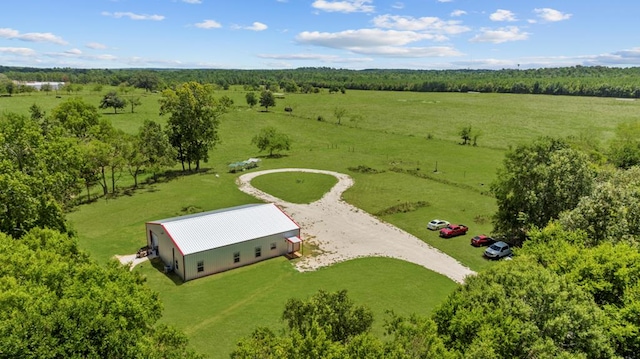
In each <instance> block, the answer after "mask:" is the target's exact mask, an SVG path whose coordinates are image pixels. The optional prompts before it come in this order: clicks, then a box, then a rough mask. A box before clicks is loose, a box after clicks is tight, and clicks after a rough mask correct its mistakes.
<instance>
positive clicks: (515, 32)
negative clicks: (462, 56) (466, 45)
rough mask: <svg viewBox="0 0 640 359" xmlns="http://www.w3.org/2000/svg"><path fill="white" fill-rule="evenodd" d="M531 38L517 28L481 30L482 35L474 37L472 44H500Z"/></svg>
mask: <svg viewBox="0 0 640 359" xmlns="http://www.w3.org/2000/svg"><path fill="white" fill-rule="evenodd" d="M527 38H529V33H527V32H520V29H519V28H518V27H516V26H508V27H503V28H499V29H495V30H492V29H486V28H483V29H480V34H478V35H476V36H474V37H473V38H472V39H471V40H470V41H471V42H491V43H494V44H500V43H503V42H508V41H521V40H526V39H527Z"/></svg>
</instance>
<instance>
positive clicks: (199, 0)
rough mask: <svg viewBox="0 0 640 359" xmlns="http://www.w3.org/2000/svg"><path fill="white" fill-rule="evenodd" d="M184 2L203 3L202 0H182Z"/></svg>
mask: <svg viewBox="0 0 640 359" xmlns="http://www.w3.org/2000/svg"><path fill="white" fill-rule="evenodd" d="M182 2H186V3H187V4H202V0H182Z"/></svg>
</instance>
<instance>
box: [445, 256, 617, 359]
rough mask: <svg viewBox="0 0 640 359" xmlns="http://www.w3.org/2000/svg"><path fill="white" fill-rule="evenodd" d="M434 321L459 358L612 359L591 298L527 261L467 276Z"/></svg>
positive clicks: (606, 334)
mask: <svg viewBox="0 0 640 359" xmlns="http://www.w3.org/2000/svg"><path fill="white" fill-rule="evenodd" d="M434 320H435V322H436V324H437V326H438V331H439V333H440V335H441V337H442V338H443V340H444V344H445V346H446V347H447V348H449V349H451V350H455V351H457V352H458V353H460V354H461V355H463V356H464V357H470V358H474V357H481V358H556V357H584V358H613V357H615V354H614V350H613V348H612V345H611V334H610V333H609V332H608V331H607V328H608V326H607V318H606V316H605V312H603V310H601V309H600V308H599V307H598V306H597V305H596V303H595V302H594V301H593V299H592V298H591V296H589V294H588V293H587V292H585V291H584V290H583V289H582V288H580V287H579V286H578V285H577V284H575V283H573V282H572V281H570V280H569V279H568V278H567V277H565V276H561V275H559V274H556V273H554V272H552V271H550V270H549V269H547V268H544V267H543V266H541V265H539V264H537V263H536V262H535V261H533V260H530V259H528V258H516V259H514V260H512V261H504V262H501V263H498V264H496V265H495V266H493V267H491V269H490V270H487V271H484V272H481V273H479V274H478V275H476V276H471V277H468V278H467V279H466V282H465V284H464V285H463V286H462V287H459V288H457V289H456V290H455V291H454V292H453V293H452V294H451V295H450V296H449V297H448V298H447V299H446V300H445V301H444V303H442V304H441V305H440V306H439V307H438V308H437V309H436V311H435V313H434Z"/></svg>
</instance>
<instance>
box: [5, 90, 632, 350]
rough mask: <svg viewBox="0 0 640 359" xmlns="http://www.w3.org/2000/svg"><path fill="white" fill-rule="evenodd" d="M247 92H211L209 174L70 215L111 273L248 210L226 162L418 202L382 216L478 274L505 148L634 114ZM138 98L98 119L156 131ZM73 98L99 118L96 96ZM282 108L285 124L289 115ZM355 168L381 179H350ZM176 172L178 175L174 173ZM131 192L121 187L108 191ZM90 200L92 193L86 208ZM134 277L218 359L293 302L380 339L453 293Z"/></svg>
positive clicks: (349, 282)
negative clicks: (216, 102)
mask: <svg viewBox="0 0 640 359" xmlns="http://www.w3.org/2000/svg"><path fill="white" fill-rule="evenodd" d="M105 93H106V90H105ZM245 93H246V92H244V91H240V90H239V89H237V88H235V89H232V90H229V91H218V93H217V95H227V96H229V97H231V98H232V99H233V100H234V101H235V104H236V107H235V108H234V109H233V110H232V111H230V112H229V113H228V114H226V115H224V117H223V118H222V121H221V125H220V138H221V140H222V142H221V143H219V144H218V145H217V146H216V148H215V149H213V150H212V151H211V152H210V159H209V161H208V162H207V163H203V164H202V165H203V167H204V168H205V171H202V172H200V173H192V174H185V175H184V176H178V177H174V178H172V179H170V180H167V181H162V182H160V183H152V184H147V183H143V184H142V185H141V187H140V188H139V189H137V190H135V191H131V192H127V194H121V195H119V196H117V197H116V198H110V199H104V198H101V199H98V200H96V201H94V202H92V203H89V204H85V205H82V206H79V207H77V208H76V209H75V210H74V211H73V212H72V213H69V215H68V218H69V220H70V221H71V223H72V224H73V226H74V228H75V229H76V231H77V233H78V237H79V239H80V244H81V247H82V248H83V249H85V250H87V251H88V252H89V253H91V255H93V256H94V257H95V258H96V259H97V260H100V261H107V260H109V259H110V258H112V257H113V256H114V255H116V254H130V253H134V252H135V251H136V250H137V248H139V247H140V246H142V245H144V244H145V241H146V239H145V229H144V223H145V222H147V221H151V220H157V219H162V218H167V217H173V216H177V215H181V214H187V213H193V212H199V211H206V210H212V209H218V208H224V207H230V206H235V205H241V204H246V203H256V202H257V199H255V198H253V197H251V196H248V195H246V194H244V193H242V192H241V191H239V190H238V189H237V186H236V184H235V180H236V178H237V177H238V176H239V175H240V174H232V173H228V164H229V163H232V162H237V161H241V160H245V159H247V158H249V157H259V158H261V159H262V161H261V163H260V167H259V168H257V169H256V170H262V169H270V168H285V167H301V168H314V169H323V170H332V171H337V172H342V173H346V174H349V175H350V176H352V177H353V178H354V180H355V185H354V186H353V187H352V188H351V189H349V190H348V191H346V192H345V194H344V199H345V200H346V201H347V202H349V203H351V204H353V205H355V206H356V207H359V208H361V209H362V210H365V211H367V212H369V213H372V214H377V213H381V212H383V211H385V210H387V209H389V208H394V207H395V206H398V205H401V204H403V203H408V204H410V203H416V202H426V205H425V206H423V207H419V208H417V209H416V210H414V211H411V212H406V213H401V212H398V213H392V214H385V215H380V216H379V217H380V218H381V219H382V220H384V221H387V222H389V223H391V224H394V225H396V226H398V227H400V228H401V229H403V230H405V231H408V232H410V233H412V234H414V235H415V236H417V237H419V238H421V239H422V240H424V241H425V242H427V243H429V244H431V245H433V246H434V247H436V248H439V249H440V250H442V251H443V252H445V253H447V254H449V255H451V256H453V257H454V258H456V259H458V260H459V261H460V262H462V263H463V264H465V265H467V266H469V267H470V268H472V269H474V270H476V271H479V270H482V269H484V268H487V267H489V266H491V265H492V262H489V261H486V260H484V259H483V258H482V249H481V248H473V247H471V246H470V245H469V240H470V238H471V236H473V235H475V234H481V233H485V234H491V230H492V226H491V222H490V217H491V215H492V213H494V211H495V200H494V199H493V198H492V197H491V196H490V194H489V191H488V188H489V185H490V183H491V182H492V181H493V180H494V178H495V176H496V170H497V169H498V168H499V166H500V164H501V161H502V160H503V157H504V153H505V151H506V149H508V148H509V147H510V146H515V145H517V144H519V143H522V142H526V141H530V140H532V139H534V138H536V137H538V136H542V135H548V136H556V137H566V136H575V137H586V138H589V139H594V140H599V141H601V142H602V143H606V142H605V141H606V140H608V139H610V138H611V137H612V136H613V134H614V132H615V129H616V127H617V126H618V124H620V123H626V122H631V121H636V119H637V113H639V111H638V110H640V108H639V106H640V103H639V102H636V101H617V100H615V99H607V98H580V97H554V96H532V95H504V94H462V93H453V94H445V93H407V92H376V91H347V93H346V94H331V95H330V94H328V93H326V92H324V93H321V94H314V95H307V94H304V95H303V94H292V95H288V94H287V95H286V98H285V99H277V106H275V107H274V108H270V109H269V111H268V112H264V111H262V109H260V108H248V107H247V106H246V105H245V102H244V95H245ZM139 94H140V96H142V101H143V105H142V106H140V107H139V108H137V109H136V112H135V113H130V112H123V113H119V114H110V113H111V112H113V111H112V110H100V112H101V113H103V114H104V116H105V117H106V118H109V119H110V120H111V121H112V123H113V124H114V125H115V126H117V127H118V128H121V129H123V130H125V131H126V132H129V133H135V132H136V131H137V129H138V128H139V127H140V126H141V125H142V122H143V121H144V120H145V119H151V120H154V121H158V122H160V123H164V122H165V121H166V117H160V116H159V115H158V103H157V100H158V99H159V98H160V96H159V95H158V94H145V93H139ZM81 96H83V97H85V96H86V98H87V101H88V102H91V103H94V104H95V105H96V106H97V105H98V104H99V100H100V98H101V96H99V95H98V94H81ZM66 97H68V96H66V95H64V96H63V99H56V98H55V97H53V96H48V97H47V96H43V95H40V94H34V95H31V96H15V99H7V98H0V109H1V110H3V111H5V110H6V111H15V112H20V113H24V114H28V106H30V105H32V104H33V103H37V104H42V107H43V108H45V109H46V110H47V111H50V110H51V109H52V108H53V107H54V106H55V104H56V103H58V102H59V101H62V100H64V98H66ZM14 100H15V102H14ZM23 106H27V110H25V109H24V107H23ZM285 106H291V107H292V108H293V112H292V113H290V114H289V113H285V112H284V111H283V108H284V107H285ZM341 107H342V108H345V109H346V110H347V115H346V116H345V118H343V120H342V124H341V125H337V124H336V119H335V118H334V116H333V112H334V110H335V108H341ZM18 109H19V110H18ZM319 118H320V119H322V121H319V120H318V119H319ZM266 126H273V127H276V128H277V130H278V131H280V132H283V133H286V134H288V135H289V136H291V138H292V140H293V144H292V149H291V150H290V151H285V152H283V153H282V156H281V157H278V158H269V157H266V156H265V153H260V152H258V150H257V149H256V148H255V146H252V145H251V138H252V137H253V136H254V135H255V134H257V133H258V131H259V130H260V129H261V128H263V127H266ZM463 126H471V127H472V129H473V130H478V131H479V132H480V136H479V137H478V146H475V147H474V146H461V145H460V144H459V142H460V139H459V136H458V132H459V130H460V129H461V128H462V127H463ZM359 166H364V167H368V168H371V169H374V170H376V171H377V172H378V173H375V174H371V173H362V172H358V171H353V170H352V169H353V168H357V167H359ZM179 169H180V166H179V165H177V166H176V167H175V168H174V170H176V171H178V170H179ZM146 176H147V175H144V176H143V178H145V177H146ZM327 177H329V176H327ZM296 178H297V179H298V180H296ZM329 180H331V178H329V179H326V181H329ZM254 181H257V182H255V183H254V184H256V183H257V184H258V186H259V187H260V188H262V189H264V190H265V191H267V192H270V193H272V194H274V195H276V196H278V197H281V196H285V197H287V198H288V199H287V200H291V201H294V202H295V201H301V203H307V201H312V200H313V199H314V198H319V196H321V195H322V193H324V191H325V190H326V189H327V188H329V187H330V186H331V183H329V182H326V181H325V179H322V180H320V179H319V177H316V176H313V179H311V177H306V175H305V176H304V177H302V176H297V175H296V176H290V178H288V179H287V181H289V182H285V181H283V179H282V178H280V177H278V176H276V175H268V176H264V177H258V178H256V179H255V180H254ZM132 183H133V182H132V180H131V178H130V177H128V176H126V175H123V176H122V177H121V178H120V179H119V181H118V186H120V187H122V188H124V187H128V186H130V185H131V184H132ZM100 191H101V189H99V188H96V189H94V190H93V196H95V195H97V194H99V193H100ZM273 192H276V193H273ZM277 193H280V195H278V194H277ZM434 218H441V219H445V220H448V221H450V222H453V223H462V224H466V225H468V226H469V227H470V232H469V234H468V235H466V236H461V237H456V238H451V239H441V238H439V237H438V235H437V232H432V231H429V230H427V229H426V224H427V222H428V221H430V220H431V219H434ZM137 270H139V271H141V272H142V273H143V274H144V275H146V276H147V278H148V282H149V285H151V286H152V287H153V288H154V289H156V290H157V291H158V292H159V293H160V298H161V300H162V301H163V302H164V306H165V310H164V317H163V319H162V320H163V321H164V322H167V323H171V324H174V325H176V326H178V327H181V328H183V329H184V330H185V331H186V333H187V334H188V336H189V337H190V339H191V341H192V343H193V345H194V347H195V348H197V349H198V350H200V351H202V352H204V353H206V354H208V355H210V356H211V357H227V356H228V352H229V350H231V349H232V347H233V344H234V343H235V341H237V340H238V339H239V338H240V337H242V336H245V335H247V334H249V333H250V332H251V330H252V329H253V328H254V327H256V326H258V325H264V326H269V327H272V326H277V325H281V322H280V319H279V318H280V316H281V314H282V310H283V308H284V304H285V302H286V300H287V299H288V298H290V297H301V298H302V297H305V298H306V297H308V296H310V295H312V294H313V293H314V292H315V291H317V290H318V289H327V290H338V289H347V290H349V292H350V294H351V296H352V298H353V299H354V301H355V302H356V303H362V304H366V305H368V306H370V307H371V308H372V309H374V312H375V313H376V324H375V332H376V333H378V334H381V333H382V331H381V321H382V320H383V318H384V316H383V313H384V310H386V309H393V310H396V311H397V312H401V313H410V312H416V313H419V314H426V313H429V312H430V311H431V310H432V309H433V308H434V306H435V305H437V303H439V302H440V301H441V300H442V299H443V298H444V297H445V296H446V295H448V294H449V293H450V292H451V290H452V289H453V288H455V286H456V285H455V284H454V283H453V282H451V281H450V280H448V279H446V278H444V277H442V276H440V275H437V274H434V273H432V272H430V271H428V270H426V269H424V268H422V267H418V266H415V265H413V264H409V263H404V262H401V261H398V260H392V259H382V258H370V259H357V260H352V261H348V262H345V263H340V264H337V265H334V266H331V267H329V268H324V269H322V270H319V271H317V272H311V273H298V272H296V271H295V270H294V269H293V268H292V266H291V264H290V263H289V262H288V261H287V260H285V259H284V258H280V259H274V260H269V261H267V262H264V263H259V264H256V265H252V266H249V267H245V268H241V269H237V270H234V271H230V272H225V273H221V274H216V275H213V276H210V277H207V278H203V279H198V280H195V281H192V282H188V283H186V284H181V283H177V284H176V283H175V282H174V281H172V280H171V278H168V277H166V276H165V275H164V274H163V273H161V272H160V271H158V270H156V269H153V268H152V267H151V266H150V265H149V264H148V263H147V264H145V265H143V267H142V268H140V269H137Z"/></svg>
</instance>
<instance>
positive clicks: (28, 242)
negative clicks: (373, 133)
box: [0, 229, 199, 358]
mask: <svg viewBox="0 0 640 359" xmlns="http://www.w3.org/2000/svg"><path fill="white" fill-rule="evenodd" d="M0 251H1V252H2V253H5V254H6V255H5V256H4V258H3V265H2V266H0V309H2V316H0V353H2V356H3V357H7V358H198V357H199V356H198V355H196V354H195V353H194V352H193V351H192V350H190V349H189V348H188V347H187V341H186V338H185V336H184V334H182V333H180V332H178V331H176V330H175V329H173V328H167V327H165V326H158V327H156V326H155V324H156V322H157V321H158V319H159V318H160V316H161V310H162V305H161V303H160V301H159V300H158V294H157V293H155V292H153V291H151V290H150V289H149V288H148V287H147V286H146V285H144V279H143V278H142V277H141V276H140V275H138V274H135V273H134V272H131V271H129V269H128V268H127V267H124V266H122V265H120V264H119V263H117V262H115V261H113V262H111V263H110V264H109V265H108V266H106V267H105V266H101V265H98V264H97V263H96V262H94V261H93V260H92V259H90V258H89V256H88V255H87V254H85V253H83V252H82V251H80V250H79V248H78V245H77V242H76V240H75V239H73V238H70V237H68V236H66V235H62V234H60V233H58V232H55V231H52V230H42V229H34V230H32V231H31V232H29V233H28V234H25V235H24V236H22V237H21V238H20V239H19V240H16V239H13V238H10V237H8V236H7V235H5V234H1V233H0Z"/></svg>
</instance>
